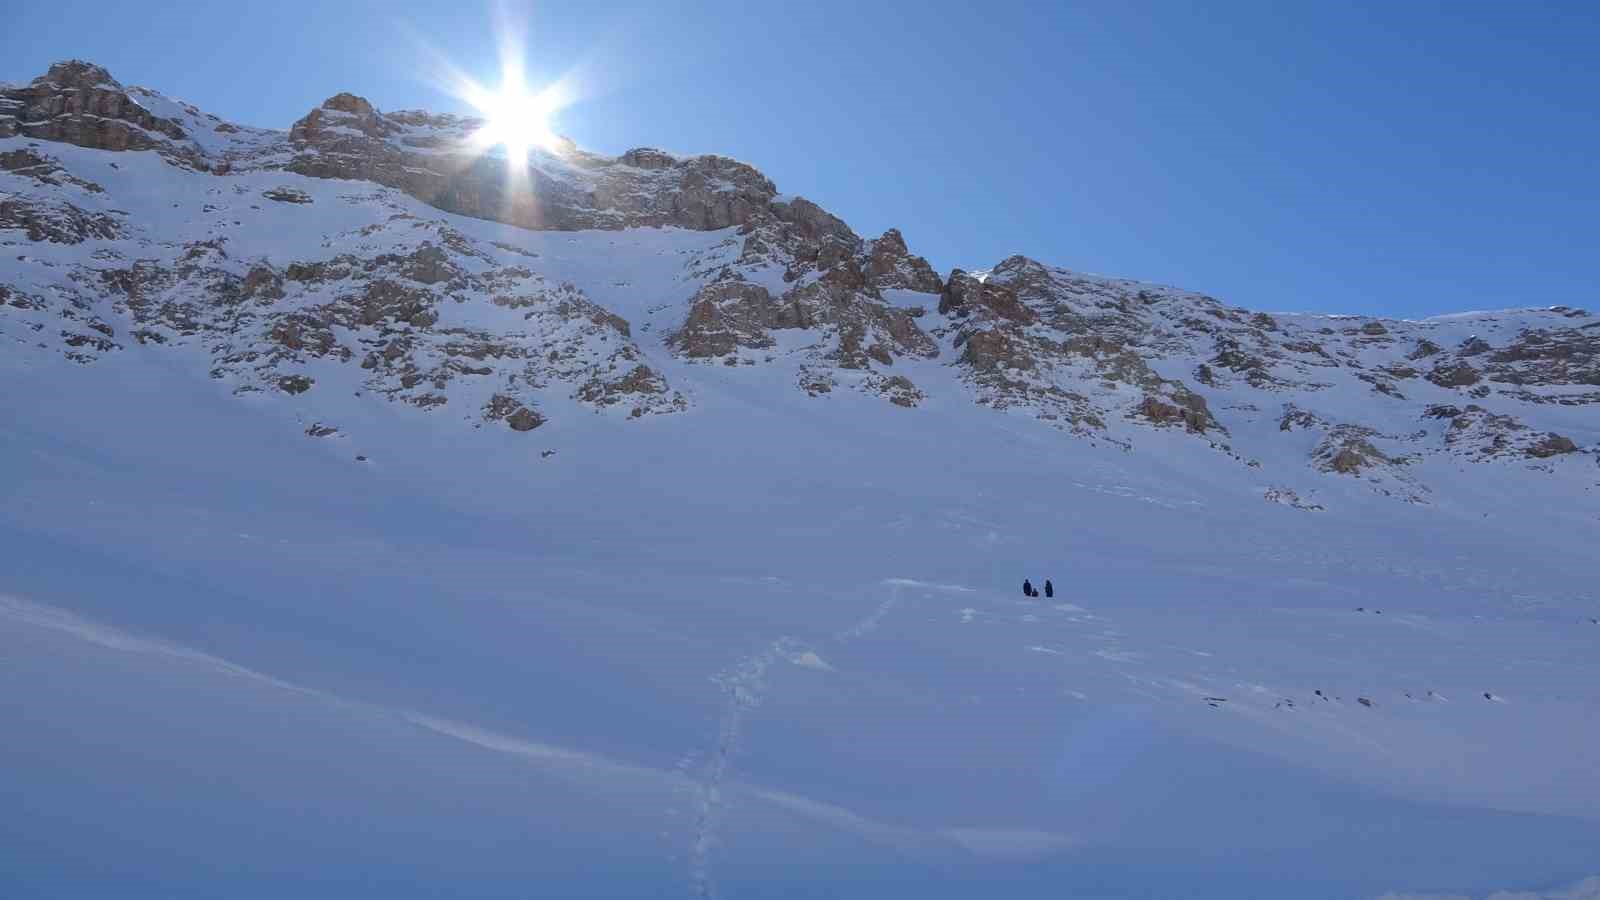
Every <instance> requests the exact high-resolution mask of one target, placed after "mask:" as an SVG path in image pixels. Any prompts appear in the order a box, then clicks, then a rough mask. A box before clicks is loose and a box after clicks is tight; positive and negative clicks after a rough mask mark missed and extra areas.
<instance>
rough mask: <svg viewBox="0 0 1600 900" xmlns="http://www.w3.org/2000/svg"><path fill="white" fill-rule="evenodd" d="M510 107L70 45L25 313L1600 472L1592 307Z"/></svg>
mask: <svg viewBox="0 0 1600 900" xmlns="http://www.w3.org/2000/svg"><path fill="white" fill-rule="evenodd" d="M481 127H482V123H481V122H479V121H477V120H474V119H470V118H463V117H458V116H451V115H437V114H432V113H426V112H421V111H399V112H388V113H385V112H382V111H380V110H378V109H376V108H375V107H373V106H372V104H371V103H369V102H368V101H366V100H365V99H363V98H361V97H359V96H355V95H353V94H348V93H343V94H337V95H335V96H333V97H330V98H329V99H328V100H327V101H325V102H324V103H323V104H322V105H320V106H319V107H317V108H316V109H314V110H312V111H311V112H309V113H308V114H307V115H306V116H305V117H303V118H302V119H300V120H299V121H298V122H296V123H294V125H293V126H292V127H291V128H290V129H289V130H288V132H286V133H285V132H277V131H269V130H264V129H257V128H249V127H246V126H240V125H236V124H233V123H228V122H224V121H222V120H221V119H218V118H217V117H215V116H212V115H209V114H206V113H203V112H202V111H200V110H198V109H196V108H194V107H193V106H190V105H187V104H183V103H180V102H177V101H173V100H171V99H169V98H166V97H164V96H163V95H161V94H159V93H157V92H155V91H152V90H149V89H146V88H138V87H124V86H123V85H121V84H120V83H119V82H117V81H116V80H115V79H114V78H113V77H112V76H111V75H110V73H108V72H106V71H105V70H104V69H102V68H100V67H98V66H94V65H92V64H89V63H84V62H76V61H74V62H65V63H60V64H57V65H55V66H52V67H51V68H50V70H49V71H48V72H47V73H46V74H44V75H42V76H40V77H39V78H37V79H34V80H33V81H32V82H31V83H29V84H27V85H23V86H12V87H5V88H3V89H0V179H3V181H0V185H3V191H4V193H3V194H0V243H3V244H4V245H5V247H6V250H7V253H6V256H5V260H4V262H0V334H4V335H5V336H7V337H8V338H10V339H11V340H12V341H13V342H14V344H15V345H16V346H17V347H18V348H19V349H20V348H22V347H26V348H29V349H31V350H34V351H41V352H49V353H61V354H64V355H66V356H67V357H68V358H70V359H72V360H75V361H78V362H82V363H86V364H88V363H93V362H94V361H96V360H97V359H99V358H102V357H103V356H105V355H106V354H113V353H117V352H120V351H123V350H125V349H127V348H128V347H129V346H130V345H142V346H145V347H168V348H180V347H183V348H190V349H192V350H193V351H195V352H198V353H200V354H202V355H203V357H204V359H205V366H206V371H207V372H208V373H209V374H210V376H211V377H213V378H215V379H219V380H222V381H224V382H226V383H227V384H228V385H229V386H230V389H231V390H233V391H235V392H240V393H249V392H259V391H266V392H274V393H277V394H281V395H286V396H291V397H293V398H295V401H296V402H300V403H304V404H307V405H308V411H312V410H314V408H315V406H316V404H317V403H318V399H317V398H318V397H319V396H323V395H325V394H327V393H328V391H329V390H331V388H330V387H329V384H330V383H337V384H341V385H349V386H350V387H352V388H353V389H354V390H355V392H357V393H359V394H362V395H370V396H373V397H382V398H387V399H390V400H394V401H398V402H402V403H404V404H407V405H408V406H411V407H414V408H417V409H421V410H430V411H433V412H434V414H440V413H443V414H446V415H448V416H453V417H457V418H461V419H465V420H467V421H470V422H471V423H473V424H475V425H479V426H482V425H483V424H485V423H496V424H500V423H503V424H504V425H505V426H506V427H509V428H512V429H515V430H518V431H531V430H533V429H535V428H538V427H540V426H542V425H544V424H545V423H546V422H548V421H551V419H552V417H554V418H556V419H559V417H560V415H562V413H561V412H559V411H557V410H555V409H554V408H552V407H553V406H560V407H563V408H566V409H589V410H591V411H594V410H600V411H611V410H615V411H619V412H621V413H622V414H623V415H624V417H626V418H642V417H646V416H650V415H654V414H659V413H672V412H681V411H685V410H688V409H690V408H691V407H692V406H693V405H694V394H695V391H694V390H693V389H692V388H691V387H685V386H680V385H678V384H676V383H675V382H677V381H680V380H682V378H683V377H685V376H684V374H683V373H693V372H695V371H697V368H703V367H704V366H707V365H714V366H717V367H720V368H723V369H731V370H738V369H751V370H766V369H771V368H779V369H784V370H786V371H787V375H786V376H785V378H784V379H783V381H785V382H786V383H787V384H788V385H789V387H788V388H787V389H790V390H799V391H803V392H804V393H805V394H808V395H810V396H812V397H816V398H824V397H838V396H841V395H845V394H864V395H867V396H868V397H872V398H876V401H875V402H883V403H886V404H888V406H890V407H899V408H916V407H921V406H926V405H927V404H928V403H929V402H937V403H963V404H965V403H976V404H978V405H981V406H986V407H989V408H991V409H994V410H997V411H1006V412H1009V413H1011V414H1021V415H1025V416H1029V417H1033V418H1036V419H1038V420H1041V421H1042V422H1045V423H1048V424H1050V425H1052V426H1054V427H1056V428H1059V429H1061V430H1062V431H1064V432H1067V433H1069V434H1073V435H1077V436H1078V437H1080V438H1084V439H1088V440H1091V441H1094V442H1096V443H1099V442H1104V443H1107V444H1109V445H1111V446H1115V447H1121V448H1124V449H1135V448H1137V446H1138V445H1139V444H1140V443H1141V442H1143V441H1145V440H1146V439H1147V438H1148V437H1149V436H1150V435H1153V434H1156V433H1159V432H1169V433H1171V434H1174V435H1178V436H1183V437H1185V438H1186V439H1188V440H1189V441H1190V446H1191V447H1193V452H1221V453H1225V454H1228V455H1230V456H1232V457H1234V458H1236V459H1237V460H1238V461H1239V463H1240V464H1241V465H1250V466H1259V465H1261V460H1262V459H1263V458H1273V457H1277V456H1281V455H1282V453H1283V452H1284V451H1285V450H1287V449H1291V448H1292V453H1293V454H1294V455H1295V456H1297V457H1298V458H1299V460H1300V465H1302V466H1303V467H1304V470H1305V472H1307V473H1314V474H1315V475H1317V476H1319V477H1324V478H1348V479H1357V480H1361V481H1366V482H1368V483H1370V484H1371V485H1372V486H1373V488H1374V489H1375V490H1378V491H1379V492H1380V493H1386V494H1391V495H1403V496H1405V497H1406V498H1408V499H1411V500H1416V501H1424V500H1426V497H1427V494H1428V488H1427V486H1426V484H1424V483H1423V481H1422V480H1421V478H1420V476H1417V475H1415V474H1413V473H1414V472H1415V470H1416V465H1415V464H1416V463H1417V462H1418V461H1419V460H1422V459H1426V458H1434V457H1437V458H1441V459H1444V458H1450V459H1457V460H1461V461H1470V462H1475V463H1476V462H1500V463H1507V462H1515V461H1522V462H1523V463H1524V464H1528V465H1536V466H1545V467H1549V466H1552V465H1556V464H1567V463H1570V462H1572V461H1574V460H1577V461H1584V460H1588V461H1590V462H1592V456H1593V454H1594V437H1593V434H1592V430H1591V431H1589V432H1585V431H1583V430H1582V429H1578V430H1576V431H1574V429H1573V428H1572V427H1571V424H1570V423H1571V418H1570V416H1562V415H1559V414H1557V415H1550V414H1547V412H1546V411H1547V410H1549V411H1554V410H1561V409H1584V408H1586V407H1590V406H1593V405H1595V404H1600V319H1597V318H1596V317H1595V316H1593V315H1592V314H1590V313H1588V312H1587V311H1584V310H1580V309H1574V308H1570V307H1564V306H1557V307H1550V308H1547V309H1541V310H1522V311H1511V312H1505V313H1477V314H1471V315H1466V316H1460V317H1444V318H1440V319H1431V320H1425V321H1419V322H1405V321H1391V320H1379V319H1371V318H1352V317H1329V316H1310V315H1269V314H1265V313H1259V312H1250V311H1247V310H1242V309H1237V308H1234V307H1229V306H1227V305H1225V304H1223V303H1221V302H1219V301H1217V300H1215V299H1213V298H1211V297H1208V296H1205V295H1203V294H1197V293H1193V292H1189V291H1182V290H1176V289H1173V288H1168V287H1163V286H1159V285H1152V284H1145V283H1141V282H1137V281H1130V280H1125V279H1114V278H1104V277H1098V276H1091V275H1084V274H1081V273H1077V272H1072V271H1069V270H1066V269H1062V268H1058V267H1054V266H1050V265H1047V264H1044V263H1041V262H1038V261H1035V260H1032V259H1028V258H1026V257H1022V256H1013V257H1011V258H1009V259H1006V260H1003V261H1002V262H1000V263H999V264H997V265H995V266H994V267H993V268H990V269H986V270H976V271H966V270H962V269H956V270H954V271H952V272H951V273H950V274H949V275H948V276H947V277H940V275H939V274H938V273H937V272H935V271H934V269H933V268H932V266H930V265H929V264H928V262H927V261H926V260H924V259H923V258H921V257H919V256H916V255H915V254H913V253H912V251H911V250H910V248H909V247H908V246H907V243H906V241H905V238H904V237H903V236H902V235H901V233H900V232H899V231H898V230H895V229H890V230H889V231H887V232H885V233H884V234H883V235H881V236H879V237H877V238H874V239H863V238H862V237H861V236H859V235H857V234H856V233H855V232H854V231H853V230H852V229H851V228H850V226H849V225H847V224H846V223H845V222H844V221H842V220H840V219H839V218H838V217H836V216H834V215H832V214H831V213H829V212H828V211H827V210H825V209H823V208H822V207H820V206H818V205H817V204H815V203H813V202H811V201H809V200H806V199H805V198H803V197H796V196H788V195H781V194H779V193H778V191H777V188H776V187H775V186H774V185H773V184H772V182H771V181H769V180H768V179H767V178H766V177H765V176H763V175H762V174H761V173H760V172H759V171H757V170H756V169H754V168H752V167H751V166H749V165H746V164H744V163H740V162H736V161H733V160H730V159H727V158H725V157H719V156H697V157H689V158H679V157H676V156H673V155H671V154H668V153H665V152H662V151H660V150H654V149H649V148H641V149H636V150H632V151H629V152H628V153H625V154H623V155H622V156H620V157H616V158H608V157H603V156H598V155H595V154H592V153H587V152H584V151H582V150H579V149H578V148H576V147H574V146H572V145H571V144H570V143H568V144H566V145H563V146H559V147H555V148H553V149H552V148H537V149H535V150H534V151H533V152H532V153H531V155H530V158H529V160H528V161H527V164H526V165H515V166H512V165H508V163H507V161H506V160H505V159H504V158H502V157H501V156H498V155H494V154H491V153H486V152H485V148H483V147H481V146H478V145H477V143H476V142H475V140H474V135H475V133H476V132H477V131H478V130H479V129H480V128H481ZM69 148H70V149H71V152H70V153H69V152H68V149H69ZM134 157H137V158H138V159H140V160H145V159H151V160H155V162H154V163H152V164H153V165H155V168H151V167H150V166H151V165H152V164H145V163H143V162H141V163H139V164H138V165H137V166H136V165H135V164H134V160H133V158H134ZM135 169H137V172H135V171H134V170H135ZM162 173H166V174H162ZM162 179H175V180H171V181H170V183H169V182H168V181H162ZM158 182H160V183H158ZM169 192H170V196H169ZM430 210H432V211H435V212H430ZM441 214H444V215H441ZM452 215H453V216H455V217H463V216H464V217H469V218H467V219H460V218H452ZM471 220H482V223H483V226H484V227H483V228H479V227H478V226H469V225H468V224H466V223H468V222H470V221H471ZM657 229H666V231H657ZM539 232H546V233H548V232H573V233H583V234H594V233H601V232H605V233H613V234H615V235H617V237H616V238H613V239H607V240H606V241H604V242H600V243H597V240H596V239H595V238H585V241H586V242H588V243H587V244H586V245H588V246H600V245H601V243H603V245H604V246H605V247H608V248H614V249H608V250H604V251H602V252H601V253H600V255H599V256H597V257H594V258H592V259H591V260H590V262H587V263H584V266H583V267H582V268H583V270H584V271H585V272H586V273H589V277H590V280H588V281H585V282H584V283H582V284H579V283H577V282H575V281H573V280H570V279H567V278H565V277H563V276H562V274H561V273H563V272H565V271H567V270H568V269H569V268H570V267H571V265H572V264H573V262H572V261H570V260H569V261H566V262H561V263H559V264H558V263H556V262H555V261H554V260H551V259H547V258H546V256H545V255H542V254H543V253H546V252H552V251H551V248H552V247H553V246H556V245H551V244H550V243H548V242H543V241H534V240H533V239H532V238H531V237H529V236H530V235H533V234H535V233H539ZM285 233H294V234H297V235H300V236H301V238H302V239H299V240H292V241H291V240H285V239H284V237H283V236H284V234H285ZM679 233H681V234H685V235H689V234H692V233H703V234H704V238H703V239H702V238H693V239H687V238H686V239H685V240H684V241H682V242H680V243H681V246H678V247H677V249H674V250H671V251H670V252H671V253H672V254H673V255H672V256H671V258H670V259H669V260H668V263H669V264H666V265H664V266H662V265H654V264H652V265H653V266H654V267H653V268H650V274H646V275H644V276H641V277H642V278H643V280H642V281H634V280H629V279H628V278H624V277H621V276H617V277H611V278H609V279H608V278H607V277H606V276H604V275H603V274H600V273H603V272H604V271H605V270H606V269H607V268H608V267H610V268H614V269H616V270H618V271H622V270H632V269H635V268H639V267H640V266H642V265H643V258H642V257H640V256H638V255H637V254H639V253H642V252H644V251H641V250H637V249H634V250H629V249H625V247H624V245H627V246H634V247H638V246H643V244H642V243H641V242H642V241H643V240H644V236H645V235H662V236H663V237H662V238H661V240H667V238H666V237H664V236H665V235H670V234H679ZM652 240H655V238H652ZM673 240H675V239H673ZM668 242H669V243H670V241H668ZM536 244H537V246H538V247H540V248H544V249H543V251H541V250H540V249H537V248H536V247H535V245H536ZM674 246H677V245H674ZM654 252H655V253H656V254H657V255H660V254H662V253H666V252H668V251H667V250H665V249H658V250H656V251H654ZM630 254H633V255H630ZM639 270H640V271H643V269H642V268H640V269H639ZM597 291H598V292H600V293H603V294H606V295H607V297H608V298H609V297H610V296H611V295H613V294H615V295H616V297H617V298H619V299H615V300H609V299H602V298H597V297H596V296H593V294H594V292H597ZM646 298H648V299H646ZM608 303H611V304H613V305H608ZM619 303H620V304H621V306H620V307H618V306H616V305H614V304H619ZM624 314H625V315H624ZM629 319H633V320H635V321H633V322H630V321H629ZM674 372H677V373H680V374H678V375H675V374H674ZM688 377H691V378H693V377H695V376H693V375H692V374H691V375H689V376H688ZM730 377H736V376H730ZM340 389H341V390H342V387H341V388H340ZM312 417H313V418H315V417H316V416H312ZM1288 490H1289V489H1288V488H1284V489H1283V491H1284V493H1280V494H1279V496H1290V493H1287V491H1288ZM1295 505H1299V506H1310V505H1313V504H1310V502H1309V501H1307V502H1306V503H1305V504H1300V503H1299V501H1298V500H1297V502H1296V504H1295Z"/></svg>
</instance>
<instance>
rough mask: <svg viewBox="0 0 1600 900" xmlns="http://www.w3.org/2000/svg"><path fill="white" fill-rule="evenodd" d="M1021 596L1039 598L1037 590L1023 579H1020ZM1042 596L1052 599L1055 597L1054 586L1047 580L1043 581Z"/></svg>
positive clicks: (1031, 583)
mask: <svg viewBox="0 0 1600 900" xmlns="http://www.w3.org/2000/svg"><path fill="white" fill-rule="evenodd" d="M1022 595H1023V596H1024V597H1037V596H1039V589H1038V588H1035V587H1034V586H1033V582H1031V581H1029V580H1028V579H1026V578H1024V579H1022ZM1044 595H1045V596H1046V597H1054V596H1055V595H1056V586H1055V585H1053V584H1051V583H1050V579H1048V578H1046V579H1045V580H1044Z"/></svg>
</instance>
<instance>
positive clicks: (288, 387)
mask: <svg viewBox="0 0 1600 900" xmlns="http://www.w3.org/2000/svg"><path fill="white" fill-rule="evenodd" d="M313 384H316V380H315V379H313V378H311V377H310V376H309V375H284V376H282V377H281V378H279V379H278V390H281V391H283V392H284V393H285V394H303V393H305V392H306V391H309V390H311V386H312V385H313Z"/></svg>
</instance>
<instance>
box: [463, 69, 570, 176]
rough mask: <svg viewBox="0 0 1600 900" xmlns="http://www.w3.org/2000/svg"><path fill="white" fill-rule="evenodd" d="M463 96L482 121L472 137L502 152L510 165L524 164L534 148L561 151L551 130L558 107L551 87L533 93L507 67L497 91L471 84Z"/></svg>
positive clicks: (518, 73) (518, 75) (479, 143)
mask: <svg viewBox="0 0 1600 900" xmlns="http://www.w3.org/2000/svg"><path fill="white" fill-rule="evenodd" d="M463 93H464V94H465V99H466V100H467V102H468V103H471V104H472V106H473V107H474V108H475V109H477V110H478V112H479V113H480V114H482V115H483V118H484V125H483V127H482V128H480V129H479V130H478V131H477V132H476V133H475V134H474V135H473V141H474V142H475V143H477V144H478V145H479V146H480V147H483V148H485V149H488V148H491V147H500V148H502V149H504V151H505V154H506V161H507V162H508V163H513V164H524V163H526V162H527V161H528V154H529V152H531V151H532V150H534V149H540V150H544V151H546V152H550V153H557V152H560V149H561V141H560V139H559V138H558V137H557V136H556V133H555V132H554V131H553V130H552V129H551V127H550V117H551V115H553V114H554V113H555V112H556V110H557V109H559V108H560V106H561V104H560V102H559V98H558V96H557V95H556V91H555V90H554V89H553V88H546V89H545V90H542V91H539V92H537V93H535V92H532V91H530V90H529V89H528V86H527V85H526V84H525V83H524V82H523V80H522V73H520V72H517V71H515V70H513V69H511V68H509V67H508V68H507V70H506V71H505V72H504V73H503V74H502V77H501V81H500V89H499V90H497V91H490V90H487V89H485V88H482V87H480V86H478V85H476V84H473V85H470V86H469V87H468V88H467V89H466V90H465V91H464V92H463Z"/></svg>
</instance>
